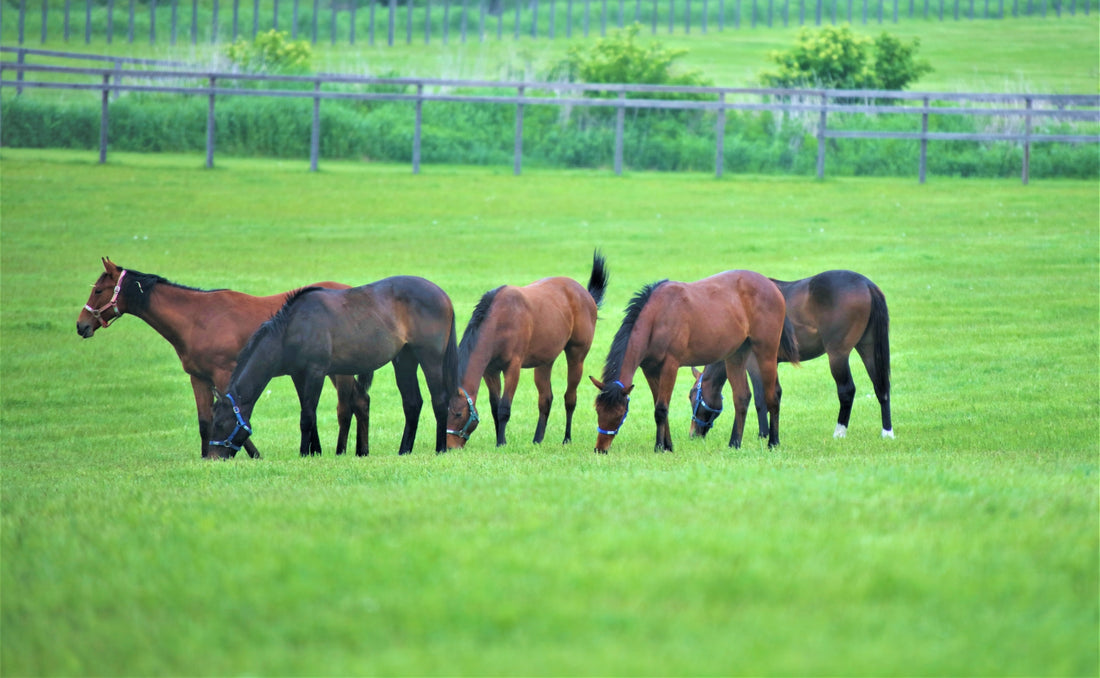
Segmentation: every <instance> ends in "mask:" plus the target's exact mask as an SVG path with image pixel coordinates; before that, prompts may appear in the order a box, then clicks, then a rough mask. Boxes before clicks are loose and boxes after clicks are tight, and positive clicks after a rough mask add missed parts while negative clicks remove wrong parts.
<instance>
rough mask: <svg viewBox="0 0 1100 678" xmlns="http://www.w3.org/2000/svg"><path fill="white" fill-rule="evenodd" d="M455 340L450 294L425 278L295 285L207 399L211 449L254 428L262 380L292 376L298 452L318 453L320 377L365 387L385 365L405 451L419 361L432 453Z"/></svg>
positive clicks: (452, 374) (442, 428)
mask: <svg viewBox="0 0 1100 678" xmlns="http://www.w3.org/2000/svg"><path fill="white" fill-rule="evenodd" d="M456 343H457V342H456V341H455V318H454V307H453V305H452V304H451V299H450V297H448V296H447V293H446V292H444V291H443V290H442V289H440V288H439V286H437V285H435V284H434V283H431V282H429V281H427V280H425V279H423V278H418V277H414V276H395V277H392V278H385V279H383V280H379V281H377V282H374V283H371V284H369V285H363V286H362V287H352V288H350V289H343V290H333V289H325V288H321V287H307V288H305V289H302V290H299V291H297V292H295V293H293V294H291V295H290V296H289V297H288V298H287V300H286V303H285V304H283V306H282V308H280V309H279V310H278V312H276V313H275V315H274V316H273V317H272V318H271V320H268V321H267V322H265V323H264V324H262V325H260V327H259V329H257V330H256V332H255V334H253V335H252V337H251V338H250V339H249V340H248V343H247V344H246V345H245V347H244V349H242V350H241V354H240V356H238V358H237V366H236V368H234V370H233V374H232V376H231V377H230V379H229V385H228V387H227V388H226V390H225V395H224V397H222V398H220V399H219V400H218V401H217V402H216V403H215V404H214V424H213V427H212V428H211V434H210V435H211V437H212V438H213V441H212V442H211V443H210V444H211V447H220V448H223V449H225V450H235V449H239V448H240V446H241V445H243V444H244V442H245V441H246V440H248V437H249V436H250V435H251V433H252V427H251V425H250V424H249V418H250V417H251V415H252V411H253V408H254V407H255V405H256V401H257V399H259V397H260V395H261V394H262V393H263V391H264V389H265V388H266V387H267V384H268V383H269V382H270V381H271V380H272V379H273V378H275V377H277V376H281V375H290V377H291V379H292V380H293V381H294V387H295V389H296V390H297V392H298V402H299V404H300V405H301V419H300V429H301V433H302V437H301V444H300V446H299V454H300V455H302V456H307V455H316V454H320V453H321V443H320V441H319V440H318V439H317V427H316V422H317V401H318V399H319V398H320V395H321V386H322V384H323V383H324V378H325V376H326V375H333V374H357V375H359V383H360V384H361V385H362V386H363V388H364V391H366V389H368V388H369V387H370V382H371V377H372V375H373V373H374V371H375V370H376V369H378V368H379V367H381V366H382V365H385V364H386V363H387V362H389V363H393V369H394V375H395V376H396V377H397V387H398V390H400V392H401V400H402V404H403V409H404V412H405V431H404V434H403V436H402V438H401V444H400V446H399V447H398V454H407V453H409V452H411V451H412V449H413V443H414V441H415V440H416V428H417V424H418V423H419V418H420V409H421V407H422V405H423V403H424V401H423V398H422V397H421V395H420V387H419V385H418V384H417V380H416V368H417V366H418V365H419V366H420V368H421V369H422V370H423V371H424V378H425V381H426V382H427V384H428V391H429V392H430V394H431V401H432V410H433V411H434V412H435V420H436V444H435V450H436V452H443V451H445V449H446V447H445V444H446V424H447V401H448V398H449V396H450V394H451V393H453V392H454V391H455V390H456V389H457V388H458V360H457V348H456ZM357 453H358V451H357ZM365 453H366V452H365V451H364V454H365ZM226 456H228V453H226Z"/></svg>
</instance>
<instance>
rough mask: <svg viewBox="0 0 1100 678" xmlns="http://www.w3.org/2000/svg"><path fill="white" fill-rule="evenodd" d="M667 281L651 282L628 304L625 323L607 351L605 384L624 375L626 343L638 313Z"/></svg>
mask: <svg viewBox="0 0 1100 678" xmlns="http://www.w3.org/2000/svg"><path fill="white" fill-rule="evenodd" d="M666 282H668V279H667V278H666V279H665V280H658V281H657V282H654V283H649V284H648V285H646V286H645V287H643V288H642V289H640V290H638V292H637V293H636V294H635V295H634V297H633V298H632V299H631V300H630V303H629V304H627V307H626V313H625V314H624V315H623V324H622V325H620V326H619V331H618V332H616V333H615V338H614V339H613V340H612V341H611V350H610V351H608V352H607V360H606V361H605V362H604V365H603V382H604V384H608V383H610V382H613V381H616V380H618V379H619V378H621V377H622V371H623V355H624V354H625V353H626V345H627V344H628V343H629V342H630V333H631V332H633V331H634V323H635V322H636V321H637V320H638V315H639V314H641V312H642V308H643V307H644V306H645V305H646V302H648V301H649V297H650V296H651V295H652V294H653V291H654V290H656V289H657V288H658V287H660V286H661V285H663V284H665V283H666Z"/></svg>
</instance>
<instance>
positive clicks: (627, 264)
mask: <svg viewBox="0 0 1100 678" xmlns="http://www.w3.org/2000/svg"><path fill="white" fill-rule="evenodd" d="M202 163H203V158H202V157H200V156H169V155H163V156H138V155H127V154H122V153H114V154H112V155H111V159H110V162H109V163H108V164H107V165H106V166H97V165H96V164H95V157H94V154H89V153H87V152H78V153H73V152H57V151H29V150H11V149H4V150H3V152H2V155H0V218H2V222H0V346H2V348H3V352H2V354H0V483H2V487H0V489H2V491H0V521H2V522H0V625H2V626H0V628H2V630H3V633H2V635H0V673H3V674H4V675H10V676H20V675H47V674H48V675H55V674H65V675H90V674H94V675H239V674H259V675H300V674H309V675H359V674H419V675H440V674H447V675H455V674H463V675H470V674H473V675H498V674H530V675H561V674H601V675H611V674H614V675H622V674H647V675H717V674H721V675H733V674H737V675H763V674H771V675H775V674H786V675H790V674H794V675H837V674H845V675H853V674H854V675H868V674H874V675H962V674H965V675H1083V676H1087V675H1093V676H1095V675H1097V673H1098V661H1100V660H1098V647H1097V637H1098V632H1100V610H1098V607H1100V605H1098V595H1100V592H1098V581H1097V580H1098V572H1100V562H1098V560H1100V559H1098V552H1100V538H1098V536H1100V498H1098V494H1100V492H1098V465H1100V459H1098V454H1100V439H1098V426H1097V425H1098V422H1100V330H1098V320H1097V319H1098V317H1100V233H1098V223H1100V221H1098V216H1100V195H1098V193H1097V190H1096V184H1095V183H1094V182H1072V181H1058V182H1046V181H1040V182H1033V183H1032V184H1031V185H1029V186H1027V187H1023V186H1021V185H1020V184H1019V183H1018V182H1017V181H977V180H975V181H958V180H945V179H935V178H933V179H931V180H930V181H929V183H928V184H926V185H924V186H921V185H919V184H918V183H917V182H915V181H913V180H881V179H873V180H872V179H839V180H838V179H830V180H828V181H825V182H814V181H810V180H805V179H798V178H757V177H736V178H727V179H723V180H715V179H713V178H712V177H709V176H705V175H695V174H675V175H658V174H628V175H626V176H624V177H622V178H617V177H614V176H612V175H611V174H610V173H606V172H539V171H528V172H525V173H524V175H523V176H522V177H519V178H517V177H513V176H511V174H510V171H508V170H506V169H501V170H499V171H497V170H491V169H468V168H453V167H448V168H436V167H428V168H425V169H424V172H423V174H422V175H420V176H412V175H411V174H410V172H409V170H408V168H407V167H405V166H400V167H391V166H377V165H363V164H350V163H337V162H326V163H325V164H324V167H323V171H322V172H320V173H316V174H310V173H308V172H307V171H306V167H305V163H304V162H290V163H279V162H273V161H255V160H236V159H224V160H222V159H219V160H218V166H217V169H215V170H213V171H205V170H203V169H201V167H202ZM594 247H601V248H602V249H603V252H604V254H605V255H606V256H607V259H608V265H609V267H610V270H611V284H610V288H609V290H608V296H607V300H606V302H605V305H604V308H603V311H602V312H601V321H600V324H599V326H598V328H597V336H596V343H595V345H594V347H593V349H592V353H591V354H590V356H589V359H588V361H587V365H586V370H585V371H586V373H587V374H598V373H599V371H600V368H601V366H602V361H603V358H604V356H605V355H606V352H607V349H608V345H609V343H610V339H611V336H612V335H613V334H614V330H615V329H616V328H617V326H618V322H619V320H620V318H621V312H622V309H623V307H624V306H625V304H626V302H627V300H628V299H629V297H630V296H631V294H632V293H633V292H634V291H635V290H637V289H638V288H639V287H640V286H641V285H643V284H645V283H647V282H651V281H652V280H655V279H658V278H662V277H669V278H673V279H683V280H692V279H697V278H700V277H703V276H705V275H708V274H710V273H713V272H716V271H719V270H724V269H728V268H751V269H754V270H758V271H761V272H764V273H766V274H768V275H771V276H774V277H779V278H788V279H789V278H795V277H802V276H806V275H809V274H812V273H815V272H818V271H821V270H825V269H828V268H852V269H855V270H859V271H861V272H863V273H865V274H866V275H868V276H869V277H871V278H872V279H873V280H875V281H876V282H878V283H879V284H880V286H881V287H882V288H883V290H884V291H885V292H886V295H887V299H888V301H889V303H890V311H891V317H892V325H891V329H892V337H891V338H892V353H893V377H894V379H893V381H894V397H893V408H894V422H895V430H896V432H897V435H898V438H897V439H896V440H893V441H884V440H881V439H880V438H879V436H878V431H879V423H878V407H877V403H876V401H875V400H874V398H873V397H870V396H869V394H870V393H871V388H870V384H869V382H868V379H867V377H866V374H865V373H864V372H863V371H862V369H861V368H859V367H858V365H853V367H854V372H855V377H856V383H857V386H858V388H859V393H858V394H857V402H856V405H855V409H854V412H853V416H852V426H851V431H850V434H849V437H848V438H847V439H844V440H834V439H833V438H832V437H831V435H830V434H831V433H832V430H833V427H834V424H835V416H836V409H837V404H836V398H835V388H834V385H833V383H832V380H831V378H830V377H829V375H828V366H827V365H826V364H825V363H824V362H823V361H821V360H815V361H811V362H807V363H805V364H804V365H803V366H802V367H801V368H798V369H795V368H791V367H790V366H785V367H782V368H781V371H780V374H781V378H782V380H783V388H784V399H783V416H782V439H783V444H782V445H781V447H780V448H779V449H777V450H773V451H768V450H765V449H762V448H761V447H759V446H756V445H754V444H749V445H747V446H746V448H745V449H743V450H741V451H736V452H735V451H730V450H727V449H726V448H725V446H724V440H725V439H726V433H728V431H729V429H728V426H729V425H730V424H731V419H732V418H731V417H730V416H729V414H727V415H725V416H724V417H722V418H721V419H720V420H719V425H718V431H717V432H716V433H715V434H714V435H712V436H711V437H710V438H709V439H707V440H706V441H692V440H688V439H687V436H686V430H687V423H688V414H689V408H688V405H687V400H686V393H687V388H688V381H689V379H688V377H687V376H686V374H687V373H686V370H685V371H684V374H683V375H681V380H680V383H678V385H677V390H676V394H675V398H674V401H673V403H672V411H671V415H670V416H671V419H672V421H673V441H674V443H675V445H676V452H675V453H673V454H665V455H655V454H653V453H652V451H651V450H652V445H653V433H654V430H653V419H652V406H651V404H650V400H649V398H648V397H647V396H646V395H645V393H644V392H645V387H644V386H640V388H641V389H642V390H641V391H639V393H638V395H637V397H636V398H635V403H634V407H633V408H632V411H631V415H630V418H629V419H628V420H627V422H626V426H625V428H624V431H623V433H622V434H621V435H620V436H619V437H618V439H617V440H616V441H615V444H614V446H613V447H612V450H611V454H610V455H608V456H606V457H602V456H597V455H593V454H592V453H591V451H590V450H591V445H592V443H593V442H594V439H595V433H594V431H593V428H594V425H595V418H594V414H593V412H592V410H591V408H590V403H591V398H592V396H594V394H595V391H594V389H592V387H591V386H590V385H588V384H587V382H586V383H585V384H582V392H581V406H580V407H579V408H578V411H577V421H576V422H575V425H576V428H575V442H574V443H573V445H571V446H569V447H562V446H559V445H558V444H557V443H556V442H554V441H556V440H557V439H558V437H559V436H560V435H561V431H562V425H563V413H562V411H561V409H560V402H561V400H560V394H561V389H562V385H563V382H564V377H563V373H564V369H563V365H558V366H557V371H556V374H555V379H554V384H555V387H556V389H557V394H558V396H559V399H558V401H557V405H558V406H557V407H555V409H554V412H553V413H552V416H551V420H550V426H549V429H548V434H547V440H548V441H550V442H548V443H546V444H544V445H543V446H541V447H535V446H533V445H531V444H530V443H529V442H528V441H529V440H530V437H531V435H532V434H533V430H534V423H535V418H536V413H535V394H534V387H533V384H532V382H531V377H530V373H529V372H525V374H524V376H523V379H522V381H521V385H520V389H519V393H518V394H517V397H516V403H515V407H514V409H513V419H512V423H511V425H510V427H509V431H508V432H509V438H510V443H509V445H508V446H507V447H505V448H502V449H497V448H495V446H494V445H493V443H492V440H491V435H490V434H489V433H488V431H487V430H479V431H478V432H477V433H476V434H475V435H474V437H473V439H472V440H471V442H470V444H469V446H468V447H467V448H466V449H465V450H463V451H461V452H455V453H451V454H447V455H442V456H436V455H434V454H432V453H431V452H430V451H429V450H430V446H431V440H432V433H433V429H432V424H431V422H429V419H430V416H429V415H428V414H427V412H425V413H424V415H423V416H422V418H421V425H420V435H419V438H418V441H417V449H416V451H415V453H414V454H412V455H410V456H406V457H400V458H399V457H398V456H397V455H396V454H395V451H396V447H397V443H398V440H399V437H400V427H401V425H402V418H401V414H400V406H399V403H398V397H397V395H396V388H395V387H394V385H393V383H392V377H391V374H392V372H391V370H389V368H384V369H382V370H380V371H379V374H378V375H377V378H376V379H375V385H374V388H373V389H372V396H373V398H372V409H373V412H372V414H373V415H374V416H372V419H371V424H372V426H371V441H372V450H373V451H372V454H371V456H370V457H369V458H367V459H356V458H354V457H345V458H339V459H337V458H335V457H333V456H332V455H331V450H332V449H333V446H334V441H335V403H334V398H333V394H332V390H331V389H326V391H325V393H324V396H323V399H322V404H321V408H320V410H319V418H320V427H321V434H322V444H323V445H324V446H325V455H324V456H322V457H321V458H315V459H300V458H298V456H297V454H296V449H297V437H298V433H297V419H298V409H297V402H296V397H295V396H294V392H293V388H292V386H291V384H290V383H289V381H288V380H286V379H278V380H276V381H274V382H272V385H271V387H270V390H269V392H268V393H267V394H266V395H265V396H264V397H263V399H262V400H261V402H260V404H259V405H258V407H257V409H256V412H255V414H254V416H253V424H254V425H255V427H256V435H255V440H256V442H257V445H259V446H260V447H261V449H262V450H263V452H264V454H265V458H264V459H263V460H260V461H250V460H248V459H245V458H241V459H237V460H234V461H230V462H227V463H207V462H202V461H201V460H199V459H198V449H197V447H198V441H197V438H198V436H197V432H196V430H195V429H196V424H195V411H194V403H193V399H192V396H191V393H190V389H189V387H188V380H187V378H186V376H185V375H184V374H183V373H182V371H181V370H180V366H179V363H178V360H177V359H176V357H175V355H174V354H173V351H172V350H171V348H170V347H169V345H168V344H167V342H165V341H164V340H163V339H161V338H160V337H159V336H158V335H156V333H155V332H153V331H152V330H151V329H150V328H149V327H148V326H146V325H145V324H144V323H142V322H141V321H139V320H137V319H135V318H132V317H125V318H122V319H121V320H119V321H118V322H117V323H116V324H115V325H113V326H112V327H110V328H108V329H105V330H101V331H100V332H98V333H97V335H96V337H95V338H94V339H92V340H81V339H80V338H79V337H78V336H77V335H76V333H75V331H74V330H75V327H74V323H75V320H76V316H77V313H78V312H79V309H80V307H81V305H82V304H83V303H84V301H85V300H86V298H87V295H88V292H89V285H90V284H91V283H92V282H93V281H94V279H95V278H96V276H97V275H98V272H99V271H100V270H101V267H100V264H99V257H100V256H110V257H111V258H112V259H113V260H114V261H116V262H117V263H119V264H120V265H123V266H131V267H134V268H136V269H139V270H142V271H145V272H151V273H159V274H161V275H164V276H166V277H168V278H169V279H171V280H174V281H177V282H180V283H184V284H188V285H194V286H199V287H222V286H226V287H232V288H235V289H240V290H242V291H247V292H251V293H256V294H260V293H270V292H274V291H278V290H283V289H287V288H290V287H293V286H295V285H299V284H302V283H305V282H309V281H313V280H320V279H334V280H342V281H345V282H348V283H365V282H369V281H371V280H375V279H378V278H381V277H384V276H387V275H392V274H398V273H411V274H419V275H423V276H425V277H427V278H429V279H431V280H433V281H435V282H437V283H439V284H440V285H441V286H442V287H443V288H444V289H446V290H447V291H448V293H449V294H450V295H451V297H452V299H453V300H454V302H455V306H456V310H457V313H458V316H459V319H460V324H461V325H464V324H465V321H466V320H467V319H468V318H469V314H470V311H471V310H472V308H473V305H474V303H475V302H476V301H477V298H478V297H479V295H480V294H481V293H482V292H483V291H485V290H487V289H489V288H491V287H494V286H496V285H499V284H502V283H521V284H522V283H526V282H529V281H531V280H534V279H536V278H538V277H542V276H547V275H569V276H573V277H575V278H578V279H583V277H584V276H585V275H586V274H587V272H588V267H589V263H590V261H591V258H590V257H591V252H592V249H593V248H594ZM460 329H461V328H460ZM483 429H484V427H483Z"/></svg>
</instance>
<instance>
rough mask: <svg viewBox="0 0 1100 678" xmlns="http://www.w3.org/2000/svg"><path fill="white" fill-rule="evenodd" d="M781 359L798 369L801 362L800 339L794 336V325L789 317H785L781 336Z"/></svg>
mask: <svg viewBox="0 0 1100 678" xmlns="http://www.w3.org/2000/svg"><path fill="white" fill-rule="evenodd" d="M779 359H780V360H786V361H787V362H789V363H790V364H792V365H794V366H796V367H797V366H798V364H799V360H800V358H799V355H798V338H797V337H796V336H795V334H794V325H793V324H792V323H791V319H790V318H788V317H787V316H783V334H781V335H780V336H779Z"/></svg>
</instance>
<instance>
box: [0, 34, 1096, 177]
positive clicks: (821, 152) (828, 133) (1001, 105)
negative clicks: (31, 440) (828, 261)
mask: <svg viewBox="0 0 1100 678" xmlns="http://www.w3.org/2000/svg"><path fill="white" fill-rule="evenodd" d="M0 51H3V52H9V53H10V52H18V53H19V58H17V59H16V60H15V61H10V60H4V61H0V91H2V89H3V88H4V87H9V88H11V87H15V88H17V91H21V90H23V89H31V88H35V89H64V90H85V91H94V92H98V93H99V94H100V98H101V118H100V143H99V161H100V162H101V163H103V162H106V160H107V148H108V142H109V139H108V132H109V129H110V126H109V113H110V111H109V106H108V103H109V100H110V98H111V95H112V94H113V95H115V96H117V95H118V94H119V93H121V92H159V93H168V94H178V95H183V96H201V97H205V98H206V99H207V101H208V114H207V123H206V166H207V167H213V166H214V149H215V146H216V138H217V129H216V125H215V116H214V112H215V106H216V102H217V99H218V97H225V96H253V97H281V98H287V97H291V98H307V99H311V100H312V101H313V119H312V127H311V130H312V131H311V138H310V170H312V171H316V170H317V163H318V160H319V154H320V130H321V113H320V111H321V103H322V102H323V101H326V100H333V99H355V100H374V101H406V102H409V103H410V104H411V108H412V112H411V113H412V115H413V116H414V120H415V122H414V134H413V142H412V171H413V173H414V174H417V173H419V172H420V147H421V120H422V111H423V107H424V105H425V104H431V103H433V102H439V101H454V102H467V103H478V104H484V105H497V106H500V105H504V106H514V107H515V121H516V122H515V148H514V160H513V171H514V173H515V174H516V175H518V174H520V170H521V168H522V160H523V114H524V109H525V107H527V106H559V107H560V106H595V107H606V108H611V109H613V110H615V112H616V119H615V120H616V122H615V150H614V168H615V173H616V174H622V170H623V129H624V125H625V118H626V115H625V114H626V111H627V110H628V109H666V110H667V109H680V110H685V109H686V110H705V111H713V112H714V113H715V135H714V137H715V174H716V175H717V176H721V175H722V170H723V165H724V160H723V156H724V145H725V123H726V112H727V111H730V110H740V111H773V112H776V113H780V114H782V115H802V116H805V115H807V114H809V115H812V116H816V117H817V124H816V137H817V144H818V148H817V176H818V178H824V176H825V160H826V151H827V144H826V141H827V140H828V139H911V140H916V141H919V142H920V162H919V166H918V167H917V168H916V170H917V174H918V177H919V180H920V182H921V183H924V181H925V175H926V169H927V157H928V143H929V142H930V141H933V142H934V141H972V142H1009V143H1017V144H1020V145H1021V146H1022V147H1023V149H1024V153H1023V163H1022V167H1021V180H1022V181H1023V183H1025V184H1026V183H1027V182H1028V173H1029V160H1030V150H1031V146H1032V144H1035V143H1093V144H1095V143H1100V134H1097V133H1096V132H1095V130H1094V131H1093V132H1092V133H1086V134H1042V133H1034V132H1033V131H1032V130H1033V125H1034V123H1035V122H1036V121H1046V120H1063V121H1076V122H1085V123H1091V125H1095V124H1100V95H1040V94H953V93H931V92H896V91H873V90H820V89H794V90H789V89H756V88H728V87H672V86H658V85H589V84H576V83H547V82H492V81H477V80H445V79H436V78H369V77H359V76H350V75H334V74H318V75H312V76H287V75H252V74H241V73H228V72H209V71H198V70H185V69H172V70H168V69H164V68H161V69H159V70H138V69H134V68H132V64H131V63H127V62H133V61H136V60H122V61H119V62H117V63H116V64H115V67H113V68H74V67H68V66H56V65H47V64H30V63H27V62H26V57H27V55H28V53H32V52H33V53H35V54H38V53H40V51H37V50H25V49H20V48H0ZM46 54H48V55H50V56H54V57H56V56H57V55H58V54H59V53H57V52H48V53H46ZM73 56H74V57H77V58H88V57H87V55H73ZM111 59H114V58H113V57H111ZM13 75H14V76H15V77H14V78H13V77H12V76H13ZM32 78H33V79H32ZM242 82H253V83H257V82H258V83H262V85H261V86H274V85H276V84H281V85H282V86H292V87H297V88H298V89H254V88H251V87H250V88H241V87H233V86H230V84H231V83H242ZM372 85H375V86H377V85H387V86H389V88H391V89H393V88H394V86H398V87H400V88H401V89H404V90H406V93H400V92H397V93H395V92H392V91H389V92H377V91H367V88H368V87H369V86H372ZM326 86H327V87H328V88H329V89H325V88H326ZM336 88H338V89H336ZM357 88H358V89H357ZM413 90H415V93H408V92H411V91H413ZM593 93H601V94H603V95H604V96H605V97H606V96H607V95H611V96H613V97H614V98H594V97H592V96H590V95H591V94H593ZM662 93H664V94H695V95H702V96H703V97H705V99H693V100H683V99H661V98H631V96H632V95H645V96H647V97H653V96H654V95H659V94H662ZM586 95H588V96H586ZM833 113H860V114H866V115H894V116H897V115H904V116H911V117H912V118H913V120H914V129H913V131H911V132H906V131H860V130H851V129H846V130H835V129H830V128H829V115H830V114H833ZM932 115H936V116H940V115H966V116H988V117H999V118H1005V119H1010V120H1017V121H1022V124H1021V125H1018V128H1019V129H1018V131H1005V132H991V133H952V132H930V131H929V129H928V120H929V116H932ZM856 119H858V118H856ZM1091 125H1090V126H1091Z"/></svg>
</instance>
